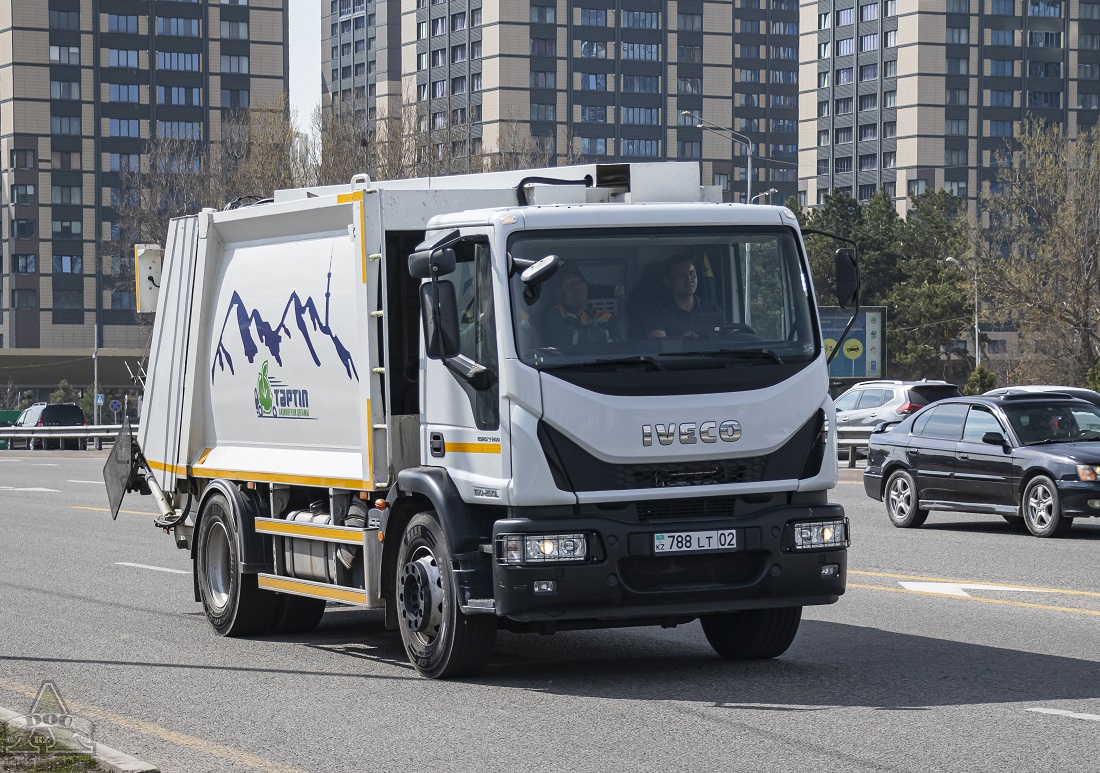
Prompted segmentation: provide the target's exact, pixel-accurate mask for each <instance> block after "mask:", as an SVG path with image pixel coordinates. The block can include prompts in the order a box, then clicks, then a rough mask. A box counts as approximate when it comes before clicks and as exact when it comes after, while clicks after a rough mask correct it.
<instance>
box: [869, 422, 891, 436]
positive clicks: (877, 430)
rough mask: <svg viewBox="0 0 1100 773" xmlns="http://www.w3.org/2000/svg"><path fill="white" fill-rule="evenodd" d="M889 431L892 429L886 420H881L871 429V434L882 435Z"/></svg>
mask: <svg viewBox="0 0 1100 773" xmlns="http://www.w3.org/2000/svg"><path fill="white" fill-rule="evenodd" d="M889 431H890V428H889V427H888V426H886V422H884V421H880V422H879V423H878V424H876V425H875V426H874V428H873V429H872V430H871V434H872V435H881V434H882V433H883V432H889Z"/></svg>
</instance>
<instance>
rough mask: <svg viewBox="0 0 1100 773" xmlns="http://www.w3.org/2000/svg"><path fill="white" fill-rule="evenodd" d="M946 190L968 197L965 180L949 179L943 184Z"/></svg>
mask: <svg viewBox="0 0 1100 773" xmlns="http://www.w3.org/2000/svg"><path fill="white" fill-rule="evenodd" d="M943 187H944V190H946V191H947V192H948V193H950V194H951V195H952V196H962V197H963V198H966V194H967V189H968V187H969V186H967V184H966V181H965V180H947V181H946V182H944V184H943Z"/></svg>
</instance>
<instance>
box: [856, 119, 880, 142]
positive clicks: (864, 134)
mask: <svg viewBox="0 0 1100 773" xmlns="http://www.w3.org/2000/svg"><path fill="white" fill-rule="evenodd" d="M877 138H878V124H877V123H864V124H860V125H859V141H860V142H870V141H871V140H874V139H877Z"/></svg>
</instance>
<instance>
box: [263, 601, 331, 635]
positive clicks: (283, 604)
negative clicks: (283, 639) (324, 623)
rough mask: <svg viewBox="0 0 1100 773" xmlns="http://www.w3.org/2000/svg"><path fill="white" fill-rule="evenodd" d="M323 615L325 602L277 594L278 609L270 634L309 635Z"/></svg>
mask: <svg viewBox="0 0 1100 773" xmlns="http://www.w3.org/2000/svg"><path fill="white" fill-rule="evenodd" d="M324 614H325V600H324V599H311V598H307V597H306V596H292V595H290V594H289V593H281V594H279V603H278V608H277V609H276V610H275V623H274V625H273V626H272V628H271V632H272V633H278V634H287V633H309V632H310V631H312V630H313V629H314V628H316V627H317V625H318V624H319V623H320V622H321V617H322V616H323V615H324Z"/></svg>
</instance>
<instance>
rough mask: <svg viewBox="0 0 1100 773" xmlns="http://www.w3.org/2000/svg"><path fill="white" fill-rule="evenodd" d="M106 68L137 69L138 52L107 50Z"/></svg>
mask: <svg viewBox="0 0 1100 773" xmlns="http://www.w3.org/2000/svg"><path fill="white" fill-rule="evenodd" d="M107 66H108V67H137V66H138V52H137V51H134V50H129V49H117V48H111V49H108V50H107Z"/></svg>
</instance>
